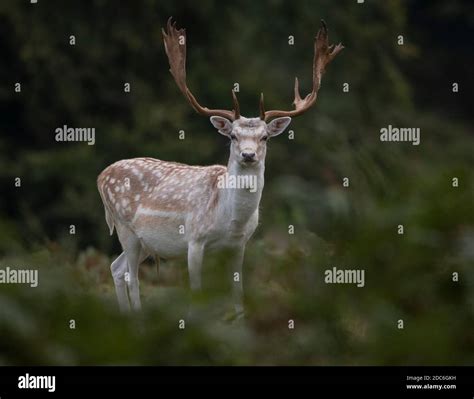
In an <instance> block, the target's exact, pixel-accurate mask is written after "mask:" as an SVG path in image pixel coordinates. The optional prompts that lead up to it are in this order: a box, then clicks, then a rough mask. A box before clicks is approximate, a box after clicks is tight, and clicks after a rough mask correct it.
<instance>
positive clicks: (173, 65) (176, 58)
mask: <svg viewBox="0 0 474 399" xmlns="http://www.w3.org/2000/svg"><path fill="white" fill-rule="evenodd" d="M171 21H172V18H171V17H170V18H169V19H168V23H167V26H166V32H165V30H164V29H162V30H161V31H162V33H163V41H164V43H165V51H166V55H167V56H168V61H169V63H170V72H171V74H172V75H173V77H174V80H175V81H176V84H177V85H178V87H179V89H180V90H181V92H182V93H183V94H184V96H185V97H186V98H187V99H188V101H189V102H190V104H191V105H192V107H193V108H194V109H195V110H196V111H197V112H198V113H200V114H201V115H206V116H222V117H224V118H227V119H230V120H232V121H233V120H236V119H239V118H240V107H239V102H238V100H237V97H236V95H235V92H234V91H233V90H232V98H233V100H234V109H233V110H232V111H228V110H224V109H209V108H206V107H203V106H201V105H200V104H199V103H198V101H197V100H196V97H194V95H193V93H191V91H190V90H189V89H188V86H187V84H186V30H185V29H177V28H176V22H173V23H172V22H171Z"/></svg>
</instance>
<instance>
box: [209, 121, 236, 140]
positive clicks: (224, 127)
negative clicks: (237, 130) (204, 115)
mask: <svg viewBox="0 0 474 399" xmlns="http://www.w3.org/2000/svg"><path fill="white" fill-rule="evenodd" d="M211 123H212V125H213V126H214V127H215V128H216V129H217V131H218V132H219V133H220V134H223V135H224V136H228V137H229V136H230V134H231V133H232V123H231V122H230V121H229V120H228V119H226V118H223V117H222V116H211Z"/></svg>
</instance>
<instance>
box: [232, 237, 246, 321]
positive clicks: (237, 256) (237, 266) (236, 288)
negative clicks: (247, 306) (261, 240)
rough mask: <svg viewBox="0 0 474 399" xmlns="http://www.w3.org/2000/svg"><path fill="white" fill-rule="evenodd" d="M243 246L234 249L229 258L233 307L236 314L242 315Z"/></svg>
mask: <svg viewBox="0 0 474 399" xmlns="http://www.w3.org/2000/svg"><path fill="white" fill-rule="evenodd" d="M244 252H245V246H242V247H239V248H237V249H235V250H234V252H233V257H232V260H231V271H232V294H233V297H234V307H235V311H236V313H237V315H243V313H244V305H243V285H242V280H243V276H242V264H243V262H244Z"/></svg>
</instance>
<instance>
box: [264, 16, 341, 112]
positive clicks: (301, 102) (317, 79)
mask: <svg viewBox="0 0 474 399" xmlns="http://www.w3.org/2000/svg"><path fill="white" fill-rule="evenodd" d="M343 48H344V46H343V45H342V44H340V43H339V44H338V45H337V46H334V45H331V46H329V44H328V29H327V25H326V23H325V22H324V20H321V28H320V29H319V31H318V33H317V34H316V39H315V41H314V57H313V85H312V86H313V87H312V90H311V92H310V93H309V94H307V95H306V97H305V98H304V99H301V95H300V92H299V82H298V78H295V99H294V100H293V104H294V106H295V109H294V110H292V111H282V110H272V111H266V112H265V111H262V110H263V101H261V102H260V118H261V119H263V120H267V119H270V118H276V117H279V116H291V117H294V116H299V115H301V114H303V113H304V112H306V111H307V110H308V109H309V108H310V107H311V106H312V105H314V103H315V102H316V99H317V96H318V91H319V88H320V86H321V77H322V75H323V73H324V70H325V68H326V66H327V65H328V64H329V63H330V62H331V61H332V60H333V59H334V58H335V57H336V55H337V54H339V53H340V52H341V51H342V49H343ZM262 98H263V95H262ZM262 112H263V113H262Z"/></svg>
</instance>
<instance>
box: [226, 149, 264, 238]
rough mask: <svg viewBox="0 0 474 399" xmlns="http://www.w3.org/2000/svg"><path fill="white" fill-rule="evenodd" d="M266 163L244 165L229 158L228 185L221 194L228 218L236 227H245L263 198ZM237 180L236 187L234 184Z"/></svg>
mask: <svg viewBox="0 0 474 399" xmlns="http://www.w3.org/2000/svg"><path fill="white" fill-rule="evenodd" d="M264 171H265V165H264V163H263V161H262V162H258V163H256V164H255V165H251V166H243V165H241V164H240V163H239V162H237V161H235V160H233V159H232V158H231V159H229V163H228V164H227V176H228V177H227V179H228V183H229V185H228V187H227V188H226V189H224V190H223V195H222V196H221V201H222V204H221V205H222V208H223V209H224V214H225V217H226V219H227V220H228V221H229V222H230V223H231V226H232V227H233V228H234V229H237V230H238V229H240V228H243V227H245V225H246V224H247V222H248V221H249V220H250V218H251V217H252V216H253V215H254V213H255V211H256V210H257V209H258V207H259V204H260V199H261V198H262V190H263V185H264ZM232 182H235V183H236V184H235V187H233V186H232Z"/></svg>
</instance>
